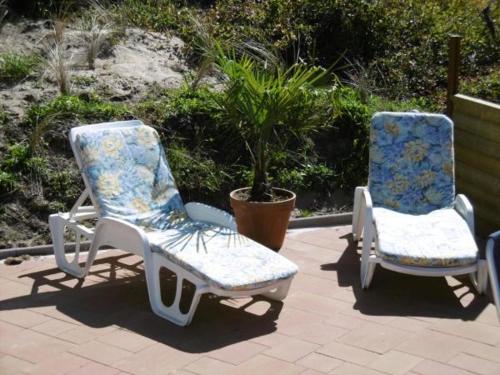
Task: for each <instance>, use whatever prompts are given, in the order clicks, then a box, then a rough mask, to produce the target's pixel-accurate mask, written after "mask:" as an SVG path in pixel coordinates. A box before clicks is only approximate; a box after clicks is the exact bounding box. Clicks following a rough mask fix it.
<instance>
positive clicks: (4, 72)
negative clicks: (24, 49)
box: [0, 53, 40, 84]
mask: <svg viewBox="0 0 500 375" xmlns="http://www.w3.org/2000/svg"><path fill="white" fill-rule="evenodd" d="M39 64H40V57H38V56H36V55H21V54H16V53H4V54H1V55H0V81H2V82H5V83H8V84H12V83H17V82H20V81H21V80H23V79H25V78H27V77H28V76H29V75H30V74H32V73H33V71H34V70H35V68H36V67H37V66H38V65H39Z"/></svg>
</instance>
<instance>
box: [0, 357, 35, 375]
mask: <svg viewBox="0 0 500 375" xmlns="http://www.w3.org/2000/svg"><path fill="white" fill-rule="evenodd" d="M32 365H33V363H31V362H28V361H25V360H22V359H19V358H16V357H13V356H10V355H4V356H2V357H1V358H0V374H11V373H14V372H23V371H24V370H25V369H27V368H28V367H30V366H32Z"/></svg>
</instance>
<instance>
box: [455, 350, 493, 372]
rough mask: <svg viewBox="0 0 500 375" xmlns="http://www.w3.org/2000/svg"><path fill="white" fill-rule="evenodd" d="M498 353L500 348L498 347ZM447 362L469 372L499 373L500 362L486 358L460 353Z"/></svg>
mask: <svg viewBox="0 0 500 375" xmlns="http://www.w3.org/2000/svg"><path fill="white" fill-rule="evenodd" d="M499 354H500V349H499ZM448 363H449V364H450V365H452V366H455V367H460V368H462V369H464V370H468V371H470V372H476V373H478V374H483V375H498V374H500V364H499V363H496V362H492V361H488V360H487V359H483V358H478V357H475V356H472V355H469V354H464V353H460V354H459V355H457V356H456V357H453V358H452V359H451V360H449V361H448Z"/></svg>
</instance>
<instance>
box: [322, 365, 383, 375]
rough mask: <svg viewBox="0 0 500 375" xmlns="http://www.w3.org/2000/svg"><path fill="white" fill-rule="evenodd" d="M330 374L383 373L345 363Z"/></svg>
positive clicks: (380, 374)
mask: <svg viewBox="0 0 500 375" xmlns="http://www.w3.org/2000/svg"><path fill="white" fill-rule="evenodd" d="M330 374H335V375H382V374H383V373H382V372H378V371H376V370H373V369H370V368H367V367H363V366H359V365H355V364H353V363H344V364H343V365H341V366H339V367H337V368H335V369H333V370H332V371H330Z"/></svg>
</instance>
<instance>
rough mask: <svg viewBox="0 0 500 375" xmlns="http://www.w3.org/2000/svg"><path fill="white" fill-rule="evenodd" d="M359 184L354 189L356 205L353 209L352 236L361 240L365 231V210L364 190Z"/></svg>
mask: <svg viewBox="0 0 500 375" xmlns="http://www.w3.org/2000/svg"><path fill="white" fill-rule="evenodd" d="M364 189H365V188H364V187H360V186H358V187H357V188H356V190H355V191H354V205H353V209H352V238H353V240H354V241H359V240H360V238H361V235H362V233H363V226H364V211H363V190H364Z"/></svg>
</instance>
